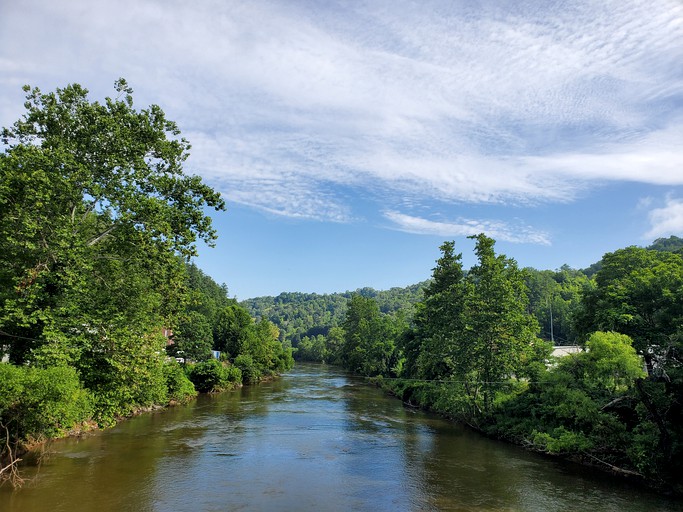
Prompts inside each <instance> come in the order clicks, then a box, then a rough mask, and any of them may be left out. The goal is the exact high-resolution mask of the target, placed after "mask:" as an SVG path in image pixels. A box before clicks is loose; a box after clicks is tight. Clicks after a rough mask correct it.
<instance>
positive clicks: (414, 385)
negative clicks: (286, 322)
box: [298, 235, 683, 492]
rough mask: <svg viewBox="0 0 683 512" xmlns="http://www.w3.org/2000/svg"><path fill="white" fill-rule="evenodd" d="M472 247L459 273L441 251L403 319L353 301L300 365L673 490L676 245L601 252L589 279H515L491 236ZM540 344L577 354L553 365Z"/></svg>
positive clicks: (681, 423)
mask: <svg viewBox="0 0 683 512" xmlns="http://www.w3.org/2000/svg"><path fill="white" fill-rule="evenodd" d="M473 239H474V241H475V244H476V247H475V253H476V256H477V259H478V263H477V264H476V265H475V266H474V267H472V268H471V269H469V270H468V271H465V270H464V269H463V268H462V264H461V255H460V254H456V253H455V247H454V244H453V242H446V243H444V244H443V245H442V247H441V252H442V254H441V258H440V259H439V260H438V261H437V265H436V267H435V268H434V270H433V275H432V279H431V280H430V281H429V282H427V283H426V284H425V286H424V295H423V298H422V300H420V301H419V302H418V303H417V304H416V305H415V307H414V311H413V312H412V313H411V314H406V313H405V308H399V309H396V310H394V311H388V312H383V311H382V310H381V308H380V306H379V303H378V301H377V300H376V299H375V298H373V297H368V296H365V295H363V294H360V293H359V294H352V295H351V297H350V298H349V299H348V305H347V307H346V313H345V318H344V320H343V321H342V322H341V323H340V324H339V325H337V326H335V327H333V328H330V329H329V330H328V331H327V334H326V335H323V334H319V335H316V336H311V337H304V338H302V339H301V340H300V342H299V344H298V349H299V352H300V353H299V354H298V355H299V357H302V358H305V359H310V360H318V361H322V360H324V361H328V362H334V363H338V364H341V365H343V366H344V367H346V368H348V369H349V370H352V371H354V372H357V373H360V374H362V375H367V376H373V377H376V378H377V379H378V382H380V383H381V384H382V385H383V386H385V387H386V388H387V389H389V390H390V391H392V392H393V393H395V394H396V395H398V396H399V397H401V398H402V399H403V400H404V401H406V402H408V403H411V404H416V405H420V406H423V407H427V408H431V409H433V410H436V411H438V412H441V413H443V414H445V415H448V416H450V417H453V418H456V419H458V420H461V421H464V422H466V423H468V424H470V425H472V426H473V427H475V428H477V429H479V430H481V431H483V432H485V433H487V434H489V435H492V436H495V437H498V438H502V439H507V440H510V441H513V442H515V443H519V444H522V445H524V446H527V447H529V448H530V449H533V450H537V451H541V452H544V453H549V454H556V455H560V456H564V457H569V458H572V459H575V460H580V461H582V462H586V463H590V464H595V465H598V466H600V467H604V468H607V469H609V470H612V471H614V472H617V473H620V474H624V475H629V476H632V477H635V478H638V479H640V480H644V481H647V482H649V483H650V484H652V485H655V486H660V487H662V488H666V489H677V490H678V491H679V492H680V491H681V489H682V486H683V484H682V482H681V477H680V475H681V470H682V469H683V468H681V460H682V459H681V456H682V455H683V453H681V452H682V446H683V402H682V399H683V371H682V360H681V353H682V349H683V346H682V344H683V255H682V254H681V247H683V240H681V239H679V238H676V237H671V238H669V239H660V240H657V241H656V242H655V243H654V244H653V245H652V246H651V247H649V248H647V249H643V248H638V247H628V248H625V249H621V250H618V251H615V252H613V253H609V254H606V255H605V256H604V257H603V258H602V260H601V261H600V262H599V264H597V265H594V266H593V268H595V269H596V270H595V272H594V273H593V277H592V278H589V277H587V276H586V274H585V273H584V272H581V271H576V270H572V269H570V268H567V267H563V268H561V269H559V270H558V271H537V270H534V269H519V268H518V266H517V264H516V262H515V261H514V260H512V259H510V258H507V257H506V256H504V255H497V254H496V253H495V251H494V247H495V246H494V241H493V240H491V239H490V238H487V237H486V236H484V235H479V236H476V237H473ZM551 311H552V313H551ZM551 318H553V320H551ZM551 322H552V324H551ZM309 328H310V327H309ZM553 338H554V341H555V343H557V342H558V341H560V342H565V341H573V342H576V343H578V344H580V345H582V346H583V348H584V350H583V351H582V352H580V353H577V354H574V355H570V356H565V357H562V358H553V357H552V356H551V355H550V353H551V349H552V344H551V343H550V341H551V340H553Z"/></svg>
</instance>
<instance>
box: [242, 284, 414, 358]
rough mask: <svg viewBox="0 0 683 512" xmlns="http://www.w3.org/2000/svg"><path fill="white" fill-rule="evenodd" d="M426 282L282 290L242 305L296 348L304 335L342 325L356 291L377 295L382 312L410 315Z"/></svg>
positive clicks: (322, 332) (368, 296) (320, 332)
mask: <svg viewBox="0 0 683 512" xmlns="http://www.w3.org/2000/svg"><path fill="white" fill-rule="evenodd" d="M424 284H425V283H418V284H415V285H411V286H407V287H405V288H398V287H396V288H391V289H390V290H385V291H378V290H374V289H373V288H362V289H359V290H356V291H355V292H349V291H347V292H344V293H333V294H326V295H319V294H315V293H281V294H280V295H278V296H277V297H256V298H253V299H249V300H246V301H243V302H242V305H243V306H244V307H246V308H247V310H248V311H249V313H250V314H251V315H252V316H254V317H256V318H262V319H267V320H270V321H271V322H272V323H274V324H275V325H276V326H277V327H278V328H279V329H280V333H281V334H280V335H281V338H282V339H283V340H287V341H289V342H291V344H292V346H294V347H295V348H297V347H298V345H299V342H300V341H301V340H302V339H303V338H304V337H308V338H313V337H315V336H318V335H322V336H327V335H328V334H329V331H330V330H331V329H332V328H334V327H339V326H341V325H342V323H343V322H344V319H345V316H346V309H347V305H348V301H349V299H350V298H351V297H352V296H353V295H361V296H362V297H365V298H370V299H375V300H376V301H377V304H378V306H379V309H380V312H381V313H385V314H394V313H396V312H398V311H403V312H404V314H405V317H406V318H407V319H410V317H411V316H412V305H413V304H414V303H415V302H417V301H418V300H420V298H421V296H422V287H423V285H424ZM301 353H302V352H299V353H298V354H301ZM297 357H298V356H297ZM332 357H334V356H332Z"/></svg>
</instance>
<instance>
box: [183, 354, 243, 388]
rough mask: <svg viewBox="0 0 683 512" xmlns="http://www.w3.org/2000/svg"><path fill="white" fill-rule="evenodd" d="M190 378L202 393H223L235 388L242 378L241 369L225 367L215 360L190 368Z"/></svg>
mask: <svg viewBox="0 0 683 512" xmlns="http://www.w3.org/2000/svg"><path fill="white" fill-rule="evenodd" d="M189 378H190V380H191V381H192V383H193V384H194V387H195V389H196V390H197V391H199V392H200V393H210V392H212V391H222V390H225V389H229V388H231V387H234V386H235V384H237V383H239V382H240V379H241V378H242V374H241V372H239V368H234V369H233V368H230V367H225V366H223V365H222V364H221V363H219V362H218V361H216V360H215V359H209V360H208V361H204V362H201V363H197V364H196V365H194V366H192V367H191V368H190V372H189Z"/></svg>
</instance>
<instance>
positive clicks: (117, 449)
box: [0, 365, 682, 512]
mask: <svg viewBox="0 0 683 512" xmlns="http://www.w3.org/2000/svg"><path fill="white" fill-rule="evenodd" d="M54 448H55V450H56V453H55V454H54V456H53V457H52V458H51V459H50V460H49V461H48V463H46V464H45V465H44V466H43V468H42V469H41V471H40V472H39V474H38V477H37V479H36V481H35V482H34V483H33V484H31V485H29V486H27V487H26V488H25V489H22V490H20V491H17V492H12V491H11V489H9V488H2V489H0V510H3V511H8V512H14V511H22V512H23V511H28V512H31V511H38V510H40V511H42V510H55V511H58V510H65V511H66V510H69V511H78V510H97V511H103V512H104V511H108V510H112V511H113V510H117V511H119V510H153V511H185V510H188V511H204V510H320V511H325V510H373V511H376V510H391V511H396V510H398V511H400V510H406V511H408V510H410V511H413V510H415V511H417V510H420V511H421V510H525V511H526V510H543V511H547V510H562V511H564V510H591V509H594V510H615V511H616V510H620V511H621V510H625V511H642V510H648V511H650V510H681V509H682V507H680V503H677V502H673V501H667V500H666V499H663V498H660V497H657V496H654V495H650V494H647V493H643V492H638V491H636V490H633V489H631V488H629V487H628V485H626V484H623V483H621V482H618V481H615V480H611V479H606V478H604V477H597V478H596V477H595V475H589V476H586V474H585V471H583V470H581V469H578V468H576V467H574V466H570V465H563V464H560V463H557V462H555V461H552V460H549V459H545V458H543V457H539V456H536V455H534V454H529V453H526V452H524V451H521V450H519V449H518V448H516V447H514V446H509V445H505V444H501V443H496V442H492V441H489V440H486V439H482V438H481V437H480V436H478V435H477V434H475V433H472V432H470V431H469V430H467V429H465V428H462V427H460V426H458V425H454V424H452V423H449V422H446V421H444V420H442V419H440V418H436V417H434V416H430V415H428V414H425V413H423V412H421V411H417V410H414V409H408V408H405V407H403V406H402V404H401V403H400V402H399V401H397V400H395V399H392V398H390V397H386V396H384V395H383V394H382V393H381V391H379V390H377V389H374V388H372V387H368V386H367V385H365V384H364V383H363V381H362V380H360V379H358V378H355V377H352V376H349V375H346V374H343V373H341V372H339V371H338V370H336V369H331V368H326V367H322V366H314V365H301V366H297V368H295V370H294V371H293V372H292V373H290V374H289V375H287V376H286V377H284V378H283V379H280V380H277V381H274V382H271V383H266V384H263V385H260V386H253V387H246V388H243V389H241V390H237V391H235V392H231V393H224V394H221V395H216V396H204V397H200V398H199V399H198V400H197V401H196V402H194V403H193V404H190V405H188V406H185V407H179V408H175V409H171V410H169V411H165V412H162V413H158V414H151V415H146V416H141V417H138V418H135V419H133V420H130V421H126V422H124V423H122V424H120V425H119V426H117V427H116V428H115V429H112V430H110V431H106V432H102V433H98V434H96V435H93V436H91V437H88V438H85V439H82V440H66V441H63V442H58V443H56V444H55V445H54Z"/></svg>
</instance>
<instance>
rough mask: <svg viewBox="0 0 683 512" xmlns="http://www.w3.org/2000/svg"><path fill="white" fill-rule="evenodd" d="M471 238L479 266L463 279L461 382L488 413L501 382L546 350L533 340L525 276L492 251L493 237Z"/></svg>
mask: <svg viewBox="0 0 683 512" xmlns="http://www.w3.org/2000/svg"><path fill="white" fill-rule="evenodd" d="M471 238H473V239H474V240H475V242H476V247H475V254H476V255H477V259H478V263H477V265H474V266H473V267H472V268H471V269H470V272H469V273H468V275H467V282H468V285H469V290H468V291H467V296H466V301H465V318H466V327H465V331H464V333H463V336H462V340H461V343H463V344H464V352H465V353H466V360H465V366H464V370H465V371H464V374H463V380H464V381H465V385H466V391H467V393H468V395H469V396H470V397H471V398H472V399H473V400H474V401H475V403H476V402H478V401H479V399H481V400H482V403H483V409H484V411H485V412H487V411H489V410H490V409H491V404H492V400H493V397H494V393H495V391H496V389H499V388H500V387H501V386H500V385H501V383H502V382H503V381H505V380H507V379H510V378H511V377H514V376H517V377H520V376H523V375H524V372H525V371H526V367H527V366H528V365H529V364H530V363H532V362H533V361H535V360H538V359H542V358H543V357H544V356H545V355H546V350H547V348H546V347H545V345H544V344H543V343H542V342H541V340H539V339H538V338H537V334H538V323H537V321H536V319H535V318H534V317H533V316H532V315H530V314H529V311H528V302H529V299H528V295H527V293H528V289H527V286H526V283H525V274H524V272H523V271H522V270H520V269H519V268H518V266H517V263H516V262H515V260H513V259H511V258H507V257H506V256H505V255H497V254H496V253H495V250H494V245H495V241H494V240H493V239H491V238H489V237H487V236H485V235H483V234H480V235H477V236H474V237H471Z"/></svg>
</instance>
